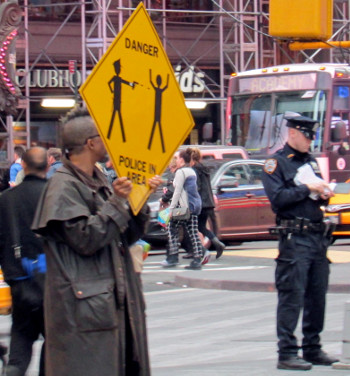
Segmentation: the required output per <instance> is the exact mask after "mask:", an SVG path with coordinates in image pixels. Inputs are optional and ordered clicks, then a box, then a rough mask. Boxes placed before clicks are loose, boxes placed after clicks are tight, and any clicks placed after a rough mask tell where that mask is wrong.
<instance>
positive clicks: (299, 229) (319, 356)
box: [263, 116, 338, 370]
mask: <svg viewBox="0 0 350 376" xmlns="http://www.w3.org/2000/svg"><path fill="white" fill-rule="evenodd" d="M285 119H286V120H287V127H288V140H287V143H286V144H285V146H284V147H283V148H282V149H281V150H279V151H277V153H276V154H275V155H273V156H272V158H269V159H267V160H266V162H265V165H264V174H263V184H264V187H265V190H266V193H267V196H268V198H269V200H270V201H271V205H272V210H273V211H274V213H276V224H277V227H276V228H275V230H277V231H278V233H279V255H278V258H277V259H276V263H277V265H276V272H275V279H276V288H277V291H278V307H277V336H278V340H279V341H278V350H279V351H278V352H279V358H278V364H277V368H279V369H291V370H309V369H311V368H312V365H313V364H315V365H331V364H332V363H334V362H336V361H338V359H335V358H334V357H332V356H330V355H328V354H327V353H325V352H324V351H323V350H322V348H321V343H320V336H319V335H320V333H321V332H322V330H323V323H324V314H325V303H326V291H327V287H328V274H329V263H328V259H327V247H328V245H329V242H330V237H331V231H332V229H331V228H330V227H329V226H327V225H326V223H325V222H323V212H322V211H321V209H320V207H321V206H322V205H324V204H325V203H327V200H328V198H329V197H330V196H333V193H332V191H331V190H330V188H329V186H328V184H327V183H326V182H325V181H324V180H322V179H321V175H320V171H319V169H318V165H317V162H316V160H315V159H314V158H313V157H312V155H311V154H310V153H309V148H310V144H311V141H312V140H313V138H314V135H315V131H316V129H317V126H318V124H317V122H316V121H315V120H313V119H311V118H308V117H305V116H292V117H285ZM301 309H303V322H302V332H303V340H302V350H303V358H301V357H298V349H299V347H298V344H297V339H296V337H295V335H294V331H295V329H296V326H297V323H298V318H299V315H300V311H301Z"/></svg>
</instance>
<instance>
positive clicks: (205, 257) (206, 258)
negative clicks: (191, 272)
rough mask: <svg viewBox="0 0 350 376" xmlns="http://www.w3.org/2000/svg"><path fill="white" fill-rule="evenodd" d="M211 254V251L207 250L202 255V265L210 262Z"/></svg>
mask: <svg viewBox="0 0 350 376" xmlns="http://www.w3.org/2000/svg"><path fill="white" fill-rule="evenodd" d="M210 256H211V254H210V251H208V250H206V251H205V252H204V254H203V257H202V265H205V264H208V262H209V260H210Z"/></svg>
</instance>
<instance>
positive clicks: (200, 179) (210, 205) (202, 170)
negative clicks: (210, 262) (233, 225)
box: [191, 148, 225, 259]
mask: <svg viewBox="0 0 350 376" xmlns="http://www.w3.org/2000/svg"><path fill="white" fill-rule="evenodd" d="M191 150H192V153H191V167H192V168H193V169H194V171H195V173H196V175H197V187H198V192H199V195H200V196H201V199H202V210H201V212H200V214H199V216H198V230H199V232H201V233H202V234H203V236H206V237H207V238H208V239H209V240H210V241H211V243H212V244H213V246H214V247H215V249H216V258H217V259H218V258H219V257H221V255H222V253H223V251H224V249H225V244H224V243H222V242H221V241H220V240H219V239H218V237H217V236H216V234H215V233H213V232H212V231H211V230H209V229H208V228H207V222H208V218H211V219H214V224H213V228H216V227H217V226H216V218H215V212H214V208H215V201H214V196H213V191H212V188H211V183H210V173H209V169H208V168H207V167H206V166H204V165H203V163H201V160H202V155H201V151H200V150H199V149H198V148H191Z"/></svg>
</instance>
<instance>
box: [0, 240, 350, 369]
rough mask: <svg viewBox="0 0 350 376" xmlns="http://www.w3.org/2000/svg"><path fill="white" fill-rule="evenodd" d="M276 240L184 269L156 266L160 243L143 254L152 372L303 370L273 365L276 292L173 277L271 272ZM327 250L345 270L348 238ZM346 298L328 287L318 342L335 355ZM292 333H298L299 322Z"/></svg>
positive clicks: (5, 319) (0, 328)
mask: <svg viewBox="0 0 350 376" xmlns="http://www.w3.org/2000/svg"><path fill="white" fill-rule="evenodd" d="M276 246H277V243H276V242H254V243H243V244H242V245H240V246H235V247H230V248H229V249H228V250H227V251H225V253H224V256H223V257H222V258H220V259H219V260H212V261H211V262H210V263H209V264H208V265H207V266H206V267H205V268H204V271H190V272H189V271H185V269H184V266H185V265H187V264H188V262H189V261H188V260H181V265H180V266H179V267H178V268H176V269H174V270H170V269H166V270H164V269H163V268H161V267H160V265H159V262H160V261H161V260H162V259H163V258H164V254H159V253H160V252H161V251H159V250H157V251H156V252H154V253H157V254H156V255H151V256H149V257H148V259H147V260H146V263H145V267H144V272H143V275H142V279H143V284H144V291H145V299H146V305H147V324H148V335H149V348H150V357H151V366H152V375H153V376H204V375H210V376H217V375H220V376H277V375H286V376H287V375H291V376H293V375H300V371H281V370H277V369H276V361H277V353H276V335H275V310H276V293H275V292H256V291H229V290H222V289H207V288H204V289H198V288H189V287H188V286H178V285H176V284H175V277H176V275H190V276H191V275H195V276H196V278H200V276H202V275H204V273H206V274H207V275H209V276H210V275H211V274H213V275H215V276H216V277H215V278H217V276H220V274H223V275H224V274H225V275H228V274H229V275H237V274H244V275H249V274H251V275H256V274H257V272H258V271H259V270H267V271H268V272H269V273H270V272H271V273H273V270H274V260H273V258H274V257H275V253H276ZM331 254H332V255H334V256H332V257H334V260H335V261H336V263H335V264H334V267H338V266H342V269H339V270H342V271H343V272H344V273H346V271H347V267H348V266H349V267H350V265H349V264H348V263H349V262H350V242H346V241H345V242H344V241H343V242H338V243H336V244H335V245H333V246H332V247H331ZM213 255H215V252H213ZM258 256H259V257H258ZM257 268H263V269H257ZM335 270H337V269H335ZM188 273H193V274H188ZM336 274H339V273H336ZM347 275H349V273H347ZM349 282H350V281H349ZM349 300H350V299H349V295H348V294H344V293H336V294H335V293H329V294H328V304H327V313H326V323H325V329H324V332H323V334H322V343H323V347H324V349H325V350H326V351H328V352H330V353H332V354H334V355H336V356H338V357H342V356H343V348H342V340H343V333H344V313H345V312H344V309H345V303H346V302H347V301H349ZM9 328H10V317H9V316H1V317H0V340H2V341H3V342H8V341H9V335H8V333H9ZM297 336H298V338H301V334H300V327H299V328H298V331H297ZM40 345H41V343H40V341H39V342H38V343H37V344H36V347H35V350H34V356H33V362H32V365H31V368H30V370H29V372H28V373H27V376H34V375H37V367H38V366H37V364H38V353H39V349H40ZM309 374H310V375H313V376H321V375H322V376H326V375H327V376H329V375H340V376H345V375H346V376H350V365H349V369H345V370H338V369H333V368H331V367H321V366H317V367H313V369H312V370H311V371H309ZM101 376H104V375H101ZM107 376H108V375H107ZM128 376H133V375H128Z"/></svg>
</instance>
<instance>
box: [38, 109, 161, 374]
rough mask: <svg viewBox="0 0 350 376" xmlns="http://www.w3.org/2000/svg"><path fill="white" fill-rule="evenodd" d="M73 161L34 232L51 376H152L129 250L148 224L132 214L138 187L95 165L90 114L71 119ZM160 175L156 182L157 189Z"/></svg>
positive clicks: (99, 156) (68, 145) (100, 150)
mask: <svg viewBox="0 0 350 376" xmlns="http://www.w3.org/2000/svg"><path fill="white" fill-rule="evenodd" d="M63 146H64V148H65V152H66V157H67V159H66V160H65V161H64V166H63V167H62V168H61V169H60V170H59V171H57V172H56V174H55V175H54V176H53V177H52V179H50V182H49V183H48V185H47V188H46V189H45V191H44V193H43V195H42V197H41V201H40V202H39V205H38V210H37V213H36V217H35V219H34V223H33V228H34V230H35V231H37V232H38V233H40V234H41V235H43V237H44V238H45V250H46V254H47V264H48V265H47V268H48V270H47V277H48V278H47V284H46V295H45V320H46V322H45V324H46V330H47V343H48V346H47V352H46V375H47V376H52V375H55V376H66V375H84V376H90V375H91V376H95V375H133V376H134V375H135V376H137V375H139V376H148V375H150V369H149V360H148V350H147V336H146V324H145V315H144V309H145V307H144V300H143V295H142V288H141V282H140V279H139V276H138V275H137V274H136V273H135V270H134V267H133V260H132V257H131V254H130V252H129V248H128V245H129V244H132V243H134V242H135V241H136V240H137V239H139V238H140V237H141V236H142V235H143V233H144V230H145V226H146V224H147V221H148V217H149V215H148V212H149V208H148V207H147V205H144V206H143V208H142V209H141V210H140V212H139V213H138V215H133V214H132V213H131V211H130V210H129V205H128V202H127V198H128V196H129V194H130V192H131V190H132V184H131V182H130V181H129V180H128V179H127V178H125V177H121V178H118V179H116V180H115V181H114V182H113V185H112V186H110V185H109V183H108V182H107V180H106V178H105V176H104V175H103V174H102V173H101V171H100V170H99V169H97V168H96V167H95V163H96V162H101V161H103V159H104V158H105V156H106V149H105V146H104V144H103V142H102V139H101V138H100V136H99V134H98V132H97V130H96V127H95V124H94V122H93V120H92V119H91V118H90V116H88V114H87V112H84V111H82V110H79V111H77V110H74V111H73V112H72V113H70V114H68V117H67V119H66V122H65V124H64V128H63ZM160 182H161V179H160V178H159V177H153V178H151V179H149V181H148V184H149V186H150V188H151V189H156V188H157V186H158V185H159V184H160Z"/></svg>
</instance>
